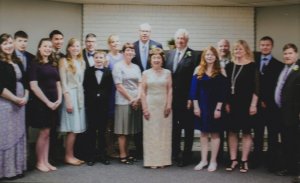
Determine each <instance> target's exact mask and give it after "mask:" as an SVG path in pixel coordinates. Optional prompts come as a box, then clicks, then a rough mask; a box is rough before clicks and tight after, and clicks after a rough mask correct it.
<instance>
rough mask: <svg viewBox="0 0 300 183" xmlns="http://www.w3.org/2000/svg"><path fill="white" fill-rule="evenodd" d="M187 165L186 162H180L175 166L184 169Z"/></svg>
mask: <svg viewBox="0 0 300 183" xmlns="http://www.w3.org/2000/svg"><path fill="white" fill-rule="evenodd" d="M187 165H188V163H187V162H186V161H184V160H180V161H179V162H178V163H177V166H178V167H185V166H187Z"/></svg>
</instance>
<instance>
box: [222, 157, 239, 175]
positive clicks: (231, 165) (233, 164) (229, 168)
mask: <svg viewBox="0 0 300 183" xmlns="http://www.w3.org/2000/svg"><path fill="white" fill-rule="evenodd" d="M238 164H239V162H238V161H237V160H236V159H232V160H230V162H229V164H228V165H227V167H226V169H225V170H226V171H228V172H232V171H233V170H234V169H235V168H236V167H237V166H238Z"/></svg>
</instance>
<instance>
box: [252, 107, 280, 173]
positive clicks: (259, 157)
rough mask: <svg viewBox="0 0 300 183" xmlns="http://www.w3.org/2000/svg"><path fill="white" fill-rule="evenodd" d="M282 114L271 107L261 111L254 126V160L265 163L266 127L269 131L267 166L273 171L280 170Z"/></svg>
mask: <svg viewBox="0 0 300 183" xmlns="http://www.w3.org/2000/svg"><path fill="white" fill-rule="evenodd" d="M281 119H282V117H281V113H280V110H279V109H278V108H277V107H276V106H273V107H269V108H266V109H260V110H259V113H258V114H257V116H256V120H255V126H254V151H253V160H255V161H257V162H258V161H259V162H258V163H262V161H263V144H264V132H265V127H267V131H268V136H267V137H268V139H267V142H268V152H267V159H266V160H267V162H266V163H267V166H268V167H269V168H271V169H278V168H279V167H278V166H280V165H279V164H278V163H279V162H278V158H279V157H278V156H279V154H280V152H279V151H280V144H279V134H280V133H281V129H282V127H281Z"/></svg>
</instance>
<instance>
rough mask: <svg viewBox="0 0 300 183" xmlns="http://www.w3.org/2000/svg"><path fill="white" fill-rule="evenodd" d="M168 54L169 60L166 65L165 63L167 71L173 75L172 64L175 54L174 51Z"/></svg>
mask: <svg viewBox="0 0 300 183" xmlns="http://www.w3.org/2000/svg"><path fill="white" fill-rule="evenodd" d="M169 52H170V53H169V58H168V63H167V69H169V70H170V71H172V73H173V62H174V57H175V54H176V49H173V50H170V51H169Z"/></svg>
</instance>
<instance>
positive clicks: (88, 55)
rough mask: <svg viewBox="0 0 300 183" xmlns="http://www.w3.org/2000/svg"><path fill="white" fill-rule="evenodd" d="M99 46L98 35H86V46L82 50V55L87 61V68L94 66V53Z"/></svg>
mask: <svg viewBox="0 0 300 183" xmlns="http://www.w3.org/2000/svg"><path fill="white" fill-rule="evenodd" d="M96 46H97V37H96V35H95V34H93V33H89V34H87V35H86V36H85V48H84V49H83V50H82V56H83V59H84V61H85V63H86V68H88V67H92V66H94V53H95V51H96Z"/></svg>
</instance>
